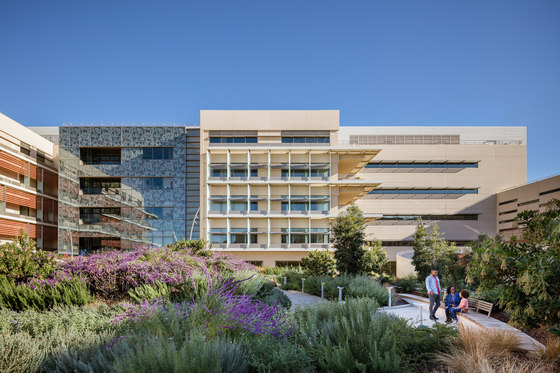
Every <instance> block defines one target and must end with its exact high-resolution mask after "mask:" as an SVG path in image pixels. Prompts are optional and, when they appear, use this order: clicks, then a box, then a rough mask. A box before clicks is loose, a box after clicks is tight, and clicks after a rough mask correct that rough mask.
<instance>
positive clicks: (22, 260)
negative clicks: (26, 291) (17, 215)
mask: <svg viewBox="0 0 560 373" xmlns="http://www.w3.org/2000/svg"><path fill="white" fill-rule="evenodd" d="M56 268H57V262H56V260H55V256H54V255H53V254H52V253H49V252H46V251H43V250H37V249H36V248H35V241H33V240H32V239H30V238H29V237H28V236H27V235H26V234H23V232H22V234H21V236H20V237H16V238H14V239H13V240H12V241H11V242H8V243H5V244H3V245H1V246H0V276H6V277H8V278H11V279H13V280H15V281H17V282H20V281H25V280H27V279H28V278H30V277H35V278H45V277H47V276H48V275H49V274H50V273H51V272H52V271H53V270H54V269H56Z"/></svg>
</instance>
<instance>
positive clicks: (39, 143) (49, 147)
mask: <svg viewBox="0 0 560 373" xmlns="http://www.w3.org/2000/svg"><path fill="white" fill-rule="evenodd" d="M0 137H4V138H6V139H8V140H9V141H10V142H12V143H13V144H16V145H19V144H20V142H21V141H23V142H25V143H26V144H28V145H30V146H32V147H34V148H36V149H37V150H40V151H42V152H43V153H45V155H47V156H49V157H51V158H53V157H54V155H55V150H54V144H53V143H52V142H50V141H49V140H47V139H45V138H44V137H41V136H40V135H38V134H36V133H35V132H33V131H32V130H30V129H29V128H26V127H24V126H23V125H21V124H19V123H18V122H16V121H15V120H13V119H11V118H9V117H7V116H6V115H4V114H2V113H0ZM17 151H19V147H18V148H17Z"/></svg>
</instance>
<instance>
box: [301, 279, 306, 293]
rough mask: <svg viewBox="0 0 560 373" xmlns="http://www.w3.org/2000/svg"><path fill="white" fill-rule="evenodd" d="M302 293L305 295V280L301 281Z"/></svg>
mask: <svg viewBox="0 0 560 373" xmlns="http://www.w3.org/2000/svg"><path fill="white" fill-rule="evenodd" d="M301 292H302V293H305V278H302V279H301Z"/></svg>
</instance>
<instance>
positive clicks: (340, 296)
mask: <svg viewBox="0 0 560 373" xmlns="http://www.w3.org/2000/svg"><path fill="white" fill-rule="evenodd" d="M337 288H338V302H339V303H342V289H344V288H343V287H342V286H337Z"/></svg>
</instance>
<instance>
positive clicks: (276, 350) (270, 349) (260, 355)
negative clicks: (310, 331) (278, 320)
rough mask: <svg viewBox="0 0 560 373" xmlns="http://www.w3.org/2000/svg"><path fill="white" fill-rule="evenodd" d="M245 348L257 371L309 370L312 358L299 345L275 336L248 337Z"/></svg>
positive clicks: (248, 358) (250, 362)
mask: <svg viewBox="0 0 560 373" xmlns="http://www.w3.org/2000/svg"><path fill="white" fill-rule="evenodd" d="M243 350H244V353H245V356H246V357H247V361H248V363H249V366H250V367H251V368H252V369H253V370H255V371H257V372H309V371H312V365H311V362H312V359H311V358H310V357H308V356H307V355H306V354H305V351H304V350H302V349H301V348H300V347H299V346H297V345H296V344H294V343H290V342H289V341H286V340H284V339H278V338H274V337H259V338H246V339H245V340H244V343H243Z"/></svg>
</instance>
